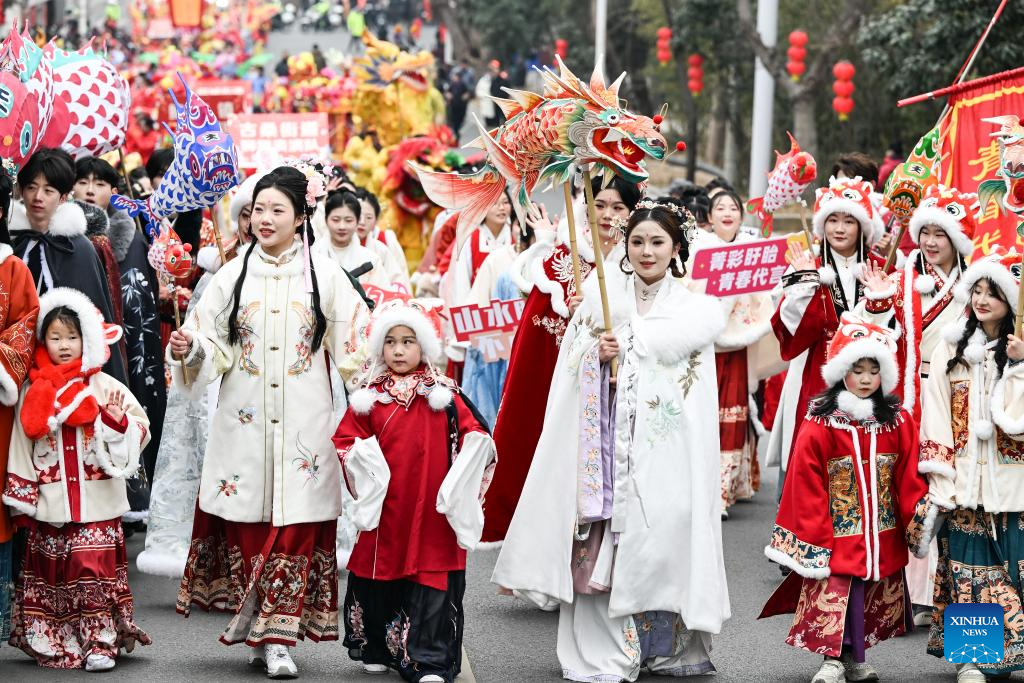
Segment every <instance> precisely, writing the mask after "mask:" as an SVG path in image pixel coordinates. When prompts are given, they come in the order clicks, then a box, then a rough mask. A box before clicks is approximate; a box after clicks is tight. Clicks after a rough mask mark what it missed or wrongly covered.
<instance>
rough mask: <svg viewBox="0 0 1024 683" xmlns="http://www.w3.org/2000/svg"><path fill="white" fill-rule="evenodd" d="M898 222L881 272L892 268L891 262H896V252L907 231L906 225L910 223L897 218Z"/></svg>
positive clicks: (886, 271)
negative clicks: (898, 227) (898, 224)
mask: <svg viewBox="0 0 1024 683" xmlns="http://www.w3.org/2000/svg"><path fill="white" fill-rule="evenodd" d="M897 220H899V222H900V229H899V230H898V231H897V232H896V237H895V239H893V241H892V245H891V246H890V247H889V256H888V258H886V259H885V268H884V269H883V272H885V273H888V272H889V270H890V269H891V268H892V264H894V263H896V252H897V250H898V249H899V248H900V242H902V241H903V234H904V233H906V232H907V225H908V224H909V223H910V221H909V220H903V219H897Z"/></svg>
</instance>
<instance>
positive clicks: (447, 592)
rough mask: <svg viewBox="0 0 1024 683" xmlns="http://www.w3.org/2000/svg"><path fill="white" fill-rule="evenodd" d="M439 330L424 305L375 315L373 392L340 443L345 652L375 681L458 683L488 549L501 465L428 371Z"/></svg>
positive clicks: (348, 420) (447, 383) (394, 305)
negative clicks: (484, 502)
mask: <svg viewBox="0 0 1024 683" xmlns="http://www.w3.org/2000/svg"><path fill="white" fill-rule="evenodd" d="M440 330H441V326H440V317H439V315H438V311H437V310H436V309H434V308H431V307H429V306H425V305H422V304H421V303H419V302H417V301H412V302H409V303H404V302H401V301H390V302H388V303H386V304H383V305H381V306H380V307H379V308H378V309H377V310H376V311H374V317H373V318H372V319H371V322H370V325H369V328H368V330H367V345H368V353H369V357H370V359H371V360H370V370H369V372H368V374H367V375H366V379H367V381H366V382H365V383H364V386H363V388H362V389H360V390H358V391H356V392H354V393H353V394H352V397H351V400H350V408H351V410H349V412H348V413H347V414H346V415H345V418H344V419H343V420H342V422H341V424H340V425H339V426H338V431H337V433H336V435H335V437H334V443H335V445H336V446H337V449H338V455H339V457H340V458H341V460H342V466H343V467H342V469H343V472H344V475H345V481H346V484H347V485H348V487H349V489H350V490H351V491H352V494H353V497H354V498H355V499H356V502H355V505H354V510H353V522H354V524H355V525H356V528H357V529H360V530H361V532H360V534H359V537H358V539H357V541H356V545H355V549H354V550H353V551H352V557H351V559H349V562H348V571H349V579H348V590H347V592H346V595H345V607H344V620H345V645H346V647H348V649H349V656H351V657H352V659H354V660H357V661H361V662H362V663H363V669H364V670H365V671H366V672H367V673H386V672H387V670H388V669H389V668H393V669H397V670H398V671H399V673H400V674H401V675H402V678H404V679H405V680H407V681H413V682H414V683H416V682H420V683H430V682H435V683H440V682H441V681H444V682H445V683H451V681H452V680H453V679H454V678H455V677H456V676H457V675H458V674H459V671H460V669H461V663H462V658H461V651H462V631H463V611H462V596H463V593H464V592H465V588H466V572H465V569H466V550H467V549H468V550H472V549H473V548H474V547H476V544H477V543H478V542H479V540H480V534H481V532H482V530H483V523H484V517H483V509H482V507H481V499H482V496H483V492H484V491H485V489H486V487H487V483H489V481H490V475H491V470H492V469H493V466H494V465H493V463H494V458H495V455H494V443H493V442H492V441H491V437H490V435H489V434H488V433H487V428H486V427H485V426H484V425H483V420H482V419H480V418H479V417H478V416H477V415H476V412H475V409H474V408H473V407H472V404H471V403H469V402H468V401H467V400H466V399H465V398H464V397H463V396H462V394H461V392H460V391H459V389H458V387H457V386H456V385H455V383H454V382H453V381H452V380H451V379H449V378H448V377H445V376H444V375H443V374H441V373H440V372H439V371H438V370H437V369H436V368H434V366H433V365H432V364H431V362H430V361H431V360H433V359H438V358H440V357H441V355H442V353H443V351H442V345H441V341H440V339H441V333H440ZM381 367H383V370H382V371H380V372H378V370H377V368H381Z"/></svg>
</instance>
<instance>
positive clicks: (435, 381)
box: [349, 299, 454, 414]
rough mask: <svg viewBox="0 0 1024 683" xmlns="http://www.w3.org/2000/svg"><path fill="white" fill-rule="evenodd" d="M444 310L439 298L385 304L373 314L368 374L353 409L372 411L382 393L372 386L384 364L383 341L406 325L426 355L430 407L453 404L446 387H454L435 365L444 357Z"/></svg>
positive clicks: (368, 336)
mask: <svg viewBox="0 0 1024 683" xmlns="http://www.w3.org/2000/svg"><path fill="white" fill-rule="evenodd" d="M443 309H444V302H443V301H441V300H440V299H410V300H408V301H404V300H401V299H393V300H391V301H386V302H384V303H383V304H381V305H379V306H378V307H377V308H376V309H375V310H374V311H373V316H372V318H371V319H370V324H369V325H368V326H367V330H366V342H365V343H366V355H367V359H368V362H369V371H368V372H367V374H366V375H365V384H364V386H363V387H362V388H361V389H359V390H357V391H355V392H353V393H352V395H351V396H350V397H349V405H351V406H352V409H353V410H355V411H356V412H357V413H363V414H365V413H368V412H370V410H371V409H372V408H373V404H374V403H375V402H376V400H377V396H378V395H379V393H378V392H376V391H375V390H374V389H373V388H372V386H371V385H373V383H374V381H375V380H377V378H378V374H377V368H379V367H381V366H382V365H384V340H385V338H387V335H388V332H390V331H391V330H392V329H394V328H395V327H397V326H398V325H404V326H406V327H408V328H409V329H411V330H412V331H413V332H414V333H415V334H416V341H417V342H419V345H420V349H421V350H422V352H423V360H424V361H426V363H427V366H428V375H429V377H428V378H427V380H426V381H427V382H428V385H429V386H430V387H431V388H430V391H429V394H428V395H427V401H428V402H429V404H430V407H431V408H433V409H434V410H444V409H445V406H447V405H448V404H450V403H451V402H452V398H453V391H452V389H451V388H450V387H449V386H446V385H449V384H450V385H451V386H454V384H453V383H451V381H450V380H447V379H446V378H444V377H442V376H441V375H440V373H439V372H438V371H437V369H436V368H434V366H433V363H434V362H437V361H440V360H441V358H442V357H443V354H444V345H443V344H442V342H441V340H442V337H443V333H442V322H441V311H442V310H443Z"/></svg>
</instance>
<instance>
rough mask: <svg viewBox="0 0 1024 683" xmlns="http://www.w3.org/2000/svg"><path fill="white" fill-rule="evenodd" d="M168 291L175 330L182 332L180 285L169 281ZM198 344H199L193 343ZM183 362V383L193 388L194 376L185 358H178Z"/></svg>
mask: <svg viewBox="0 0 1024 683" xmlns="http://www.w3.org/2000/svg"><path fill="white" fill-rule="evenodd" d="M167 291H168V293H170V295H171V302H172V303H173V305H174V329H175V330H181V309H180V307H179V306H178V285H177V284H176V283H175V281H174V278H169V279H168V280H167ZM193 343H194V344H197V343H198V342H193ZM178 360H180V361H182V363H181V381H182V382H184V383H185V386H186V387H189V386H192V375H191V373H190V372H189V369H188V367H187V366H186V365H185V362H184V361H185V359H184V357H182V358H178Z"/></svg>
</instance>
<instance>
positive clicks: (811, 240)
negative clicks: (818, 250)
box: [800, 202, 814, 256]
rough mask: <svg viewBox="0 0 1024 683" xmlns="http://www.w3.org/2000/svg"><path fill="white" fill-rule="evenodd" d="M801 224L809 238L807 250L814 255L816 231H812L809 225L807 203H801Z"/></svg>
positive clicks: (805, 235)
mask: <svg viewBox="0 0 1024 683" xmlns="http://www.w3.org/2000/svg"><path fill="white" fill-rule="evenodd" d="M800 224H801V225H802V226H803V228H804V237H806V238H807V251H809V252H811V255H812V256H813V255H814V233H813V232H811V228H810V226H809V225H807V205H806V204H804V203H802V202H801V203H800Z"/></svg>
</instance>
